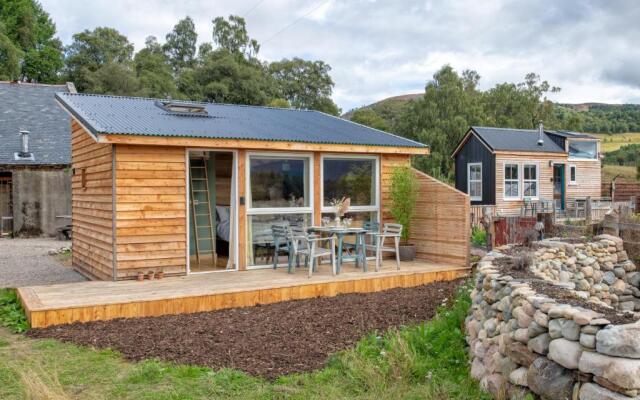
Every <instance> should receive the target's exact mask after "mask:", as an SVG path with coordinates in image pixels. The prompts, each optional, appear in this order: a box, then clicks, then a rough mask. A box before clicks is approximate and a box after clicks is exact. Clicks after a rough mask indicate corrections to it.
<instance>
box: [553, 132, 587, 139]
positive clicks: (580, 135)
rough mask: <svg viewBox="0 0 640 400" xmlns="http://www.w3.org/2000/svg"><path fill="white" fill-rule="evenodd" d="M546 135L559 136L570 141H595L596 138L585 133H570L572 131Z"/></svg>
mask: <svg viewBox="0 0 640 400" xmlns="http://www.w3.org/2000/svg"><path fill="white" fill-rule="evenodd" d="M547 133H550V134H552V135H557V136H561V137H563V138H567V139H571V138H576V139H593V140H597V139H598V138H597V137H595V136H591V135H587V134H586V133H581V132H572V131H547Z"/></svg>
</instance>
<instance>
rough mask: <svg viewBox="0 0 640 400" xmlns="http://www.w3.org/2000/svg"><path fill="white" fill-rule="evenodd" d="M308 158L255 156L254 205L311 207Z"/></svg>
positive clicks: (252, 170)
mask: <svg viewBox="0 0 640 400" xmlns="http://www.w3.org/2000/svg"><path fill="white" fill-rule="evenodd" d="M308 164H309V159H308V158H282V157H277V158H276V157H263V156H251V158H250V170H249V171H250V177H249V179H250V184H251V205H250V207H251V208H283V207H285V208H288V207H309V195H308V193H309V184H308V175H309V174H308V172H307V171H308V169H309V165H308Z"/></svg>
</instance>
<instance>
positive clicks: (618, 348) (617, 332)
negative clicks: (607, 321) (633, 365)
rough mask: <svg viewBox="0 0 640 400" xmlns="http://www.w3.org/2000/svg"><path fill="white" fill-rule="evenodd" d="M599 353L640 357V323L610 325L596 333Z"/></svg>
mask: <svg viewBox="0 0 640 400" xmlns="http://www.w3.org/2000/svg"><path fill="white" fill-rule="evenodd" d="M596 349H597V350H598V353H602V354H607V355H610V356H616V357H628V358H640V323H638V322H636V323H633V324H626V325H610V326H608V327H606V328H605V329H601V330H600V331H599V332H598V334H597V335H596Z"/></svg>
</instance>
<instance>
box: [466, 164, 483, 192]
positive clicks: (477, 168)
mask: <svg viewBox="0 0 640 400" xmlns="http://www.w3.org/2000/svg"><path fill="white" fill-rule="evenodd" d="M467 174H468V175H467V181H468V182H467V183H468V187H467V191H468V193H469V197H471V200H476V201H478V200H482V164H481V163H473V164H467Z"/></svg>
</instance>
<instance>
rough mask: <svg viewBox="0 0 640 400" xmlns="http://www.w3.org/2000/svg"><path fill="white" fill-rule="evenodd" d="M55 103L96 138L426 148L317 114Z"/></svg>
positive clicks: (101, 99)
mask: <svg viewBox="0 0 640 400" xmlns="http://www.w3.org/2000/svg"><path fill="white" fill-rule="evenodd" d="M56 98H57V99H58V100H59V101H60V103H61V104H62V106H63V107H65V108H66V109H67V110H69V112H71V114H73V115H74V117H76V118H78V120H79V121H80V122H81V123H82V124H83V125H84V126H86V127H87V129H89V130H90V131H92V133H93V134H94V135H98V134H125V135H143V136H176V137H193V138H215V139H240V140H265V141H287V142H303V143H318V144H354V145H355V144H358V145H371V146H395V147H427V146H425V145H424V144H422V143H418V142H414V141H412V140H409V139H405V138H402V137H399V136H396V135H392V134H389V133H386V132H383V131H380V130H377V129H373V128H369V127H366V126H363V125H360V124H356V123H353V122H350V121H347V120H344V119H341V118H337V117H333V116H330V115H328V114H324V113H321V112H318V111H308V110H294V109H281V108H271V107H257V106H242V105H231V104H218V103H193V102H189V103H188V104H200V105H202V106H204V107H205V109H206V111H207V113H208V116H186V115H182V114H176V113H171V112H168V111H166V110H163V109H162V108H160V107H158V106H157V105H156V103H157V102H158V101H159V100H156V99H146V98H136V97H118V96H105V95H91V94H71V93H58V94H56ZM160 101H166V100H160Z"/></svg>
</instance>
